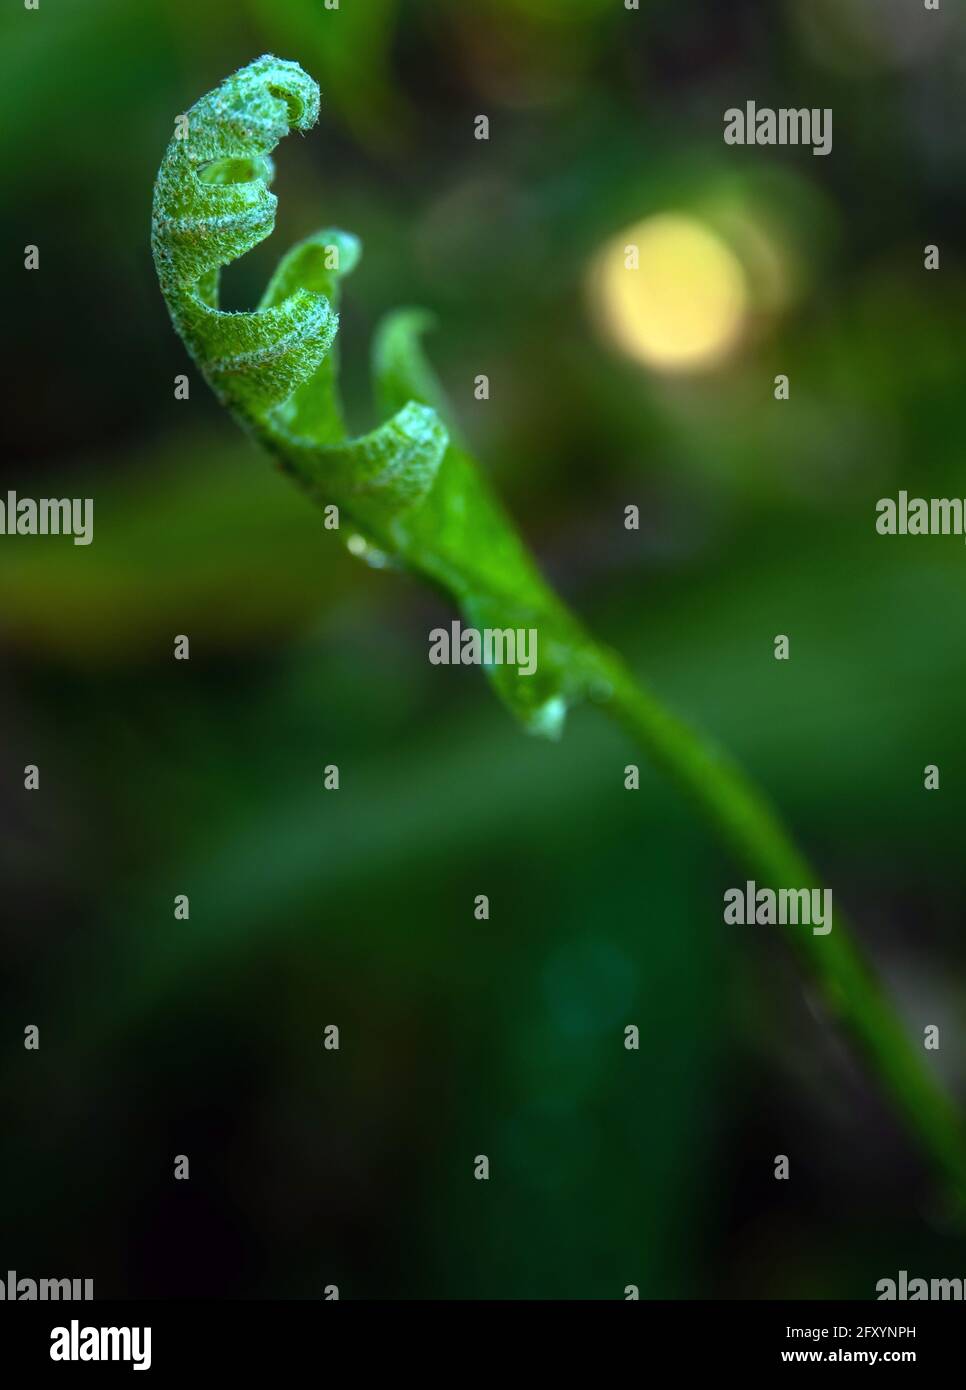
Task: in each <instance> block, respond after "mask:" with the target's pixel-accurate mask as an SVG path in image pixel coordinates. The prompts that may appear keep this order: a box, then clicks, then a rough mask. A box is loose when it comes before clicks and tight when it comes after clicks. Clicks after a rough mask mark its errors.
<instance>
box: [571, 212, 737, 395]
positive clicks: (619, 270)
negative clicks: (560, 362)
mask: <svg viewBox="0 0 966 1390" xmlns="http://www.w3.org/2000/svg"><path fill="white" fill-rule="evenodd" d="M590 293H591V297H592V300H593V304H594V309H595V312H596V313H597V314H598V316H599V318H600V321H601V324H602V327H603V329H604V331H605V332H606V333H607V335H608V336H609V337H610V338H611V339H612V341H613V342H614V343H615V344H616V345H617V346H618V347H619V348H620V349H621V350H622V351H623V352H625V353H627V354H628V356H630V357H633V358H635V359H636V360H637V361H639V362H644V363H645V364H646V365H647V366H649V367H654V368H656V369H657V370H659V371H665V372H686V371H696V370H700V369H701V368H705V367H711V366H714V365H716V364H717V363H719V362H720V361H722V360H723V359H724V358H725V357H726V356H727V355H728V354H729V353H730V352H731V351H732V349H733V348H734V347H735V345H736V343H737V342H738V340H739V339H740V337H741V334H742V331H743V329H744V326H745V322H746V318H747V312H748V284H747V280H746V278H745V273H744V271H743V269H742V266H741V262H740V261H739V260H738V258H737V256H735V254H734V252H732V251H731V249H730V248H729V247H728V245H727V244H726V243H725V242H724V241H722V239H721V238H720V237H719V236H717V235H716V234H715V233H714V232H713V231H712V230H711V229H710V228H709V227H707V226H706V225H705V224H704V223H703V222H700V221H698V219H697V218H694V217H688V216H685V215H683V214H679V213H660V214H658V215H656V216H654V217H648V218H646V219H645V220H644V221H643V222H638V223H636V224H635V225H634V226H632V227H628V228H626V229H625V230H624V231H623V232H621V233H620V235H619V236H617V237H615V238H614V239H613V241H611V242H609V243H608V244H607V245H606V246H605V247H603V249H602V250H601V251H600V253H599V254H598V256H597V257H596V258H595V260H594V263H593V265H592V267H591V275H590Z"/></svg>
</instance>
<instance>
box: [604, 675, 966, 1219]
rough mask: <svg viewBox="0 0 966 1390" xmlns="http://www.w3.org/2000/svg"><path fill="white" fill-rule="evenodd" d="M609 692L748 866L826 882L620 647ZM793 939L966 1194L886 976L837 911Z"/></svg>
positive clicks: (735, 770)
mask: <svg viewBox="0 0 966 1390" xmlns="http://www.w3.org/2000/svg"><path fill="white" fill-rule="evenodd" d="M601 661H602V668H601V669H602V671H603V673H604V674H605V676H606V680H607V683H608V686H609V687H610V692H611V693H610V695H609V696H608V697H606V698H605V700H604V708H605V709H607V711H608V712H609V713H610V714H611V715H612V716H613V717H614V718H615V719H616V720H617V721H618V722H619V723H620V724H621V725H622V726H623V727H624V728H625V729H626V730H627V731H628V733H629V734H630V735H631V737H632V738H633V739H634V740H635V741H636V742H638V743H639V744H640V745H641V746H642V747H643V748H644V750H645V751H646V753H647V755H648V757H649V758H650V759H651V761H652V762H653V763H654V764H655V765H656V766H657V767H659V768H660V769H662V770H663V771H664V772H665V773H667V775H668V776H669V777H670V779H671V780H672V781H673V782H674V783H676V784H677V786H678V787H680V788H681V789H682V790H683V791H684V792H685V793H686V794H687V795H688V796H689V798H690V799H691V800H692V801H693V802H694V803H696V805H697V806H698V807H699V809H700V810H701V811H702V812H703V813H704V815H705V816H706V817H707V818H708V819H709V820H710V821H711V823H712V825H713V826H714V827H715V829H716V830H717V832H718V833H719V834H720V835H721V836H722V838H723V839H724V841H725V842H726V843H727V844H728V845H729V846H730V848H731V849H732V851H733V852H734V853H735V855H736V857H737V858H738V859H739V861H740V862H741V863H743V864H744V865H745V867H746V869H747V870H748V872H749V873H750V874H751V875H752V876H753V877H754V878H756V879H758V880H761V881H762V882H763V883H764V884H765V885H767V886H770V887H774V888H778V887H789V888H791V887H795V888H817V887H819V886H820V885H819V882H818V879H817V876H816V874H815V871H814V870H813V868H812V867H811V865H810V864H809V863H808V861H807V860H806V859H805V857H804V856H803V855H802V854H801V852H800V851H799V850H798V848H797V847H796V845H795V844H794V842H793V841H792V839H791V838H790V836H789V834H788V832H787V831H786V830H785V829H784V827H783V826H782V824H781V822H780V821H779V819H778V817H777V815H776V814H775V812H774V811H773V809H772V807H771V806H770V805H769V803H768V801H767V799H766V798H765V797H764V795H763V794H762V793H761V792H760V791H759V790H758V789H757V787H755V786H754V784H753V783H752V782H751V781H750V779H749V778H748V777H746V775H745V774H744V773H743V772H742V771H741V769H740V768H739V767H737V766H736V764H735V763H733V762H732V761H731V759H730V758H729V757H728V756H727V755H726V754H724V753H723V752H721V751H720V750H719V749H718V748H716V747H715V746H714V745H713V744H712V743H710V742H709V741H707V740H706V739H705V738H703V737H702V736H699V735H698V734H697V733H695V732H694V731H693V730H692V729H690V728H689V727H688V726H687V725H686V724H685V723H684V722H683V721H681V720H680V719H678V718H677V717H676V716H674V715H672V714H670V713H669V712H668V711H667V710H665V709H664V708H663V707H662V706H661V705H660V704H659V703H658V701H657V700H656V699H655V698H654V696H653V695H652V694H651V693H650V692H649V691H648V690H647V689H646V688H644V687H642V686H641V685H640V684H639V683H638V682H637V681H636V680H635V679H634V677H633V676H632V675H631V674H630V672H629V671H628V669H627V667H626V666H625V665H624V664H623V662H622V661H621V660H620V659H619V658H618V657H617V656H616V655H613V654H611V653H602V654H601ZM792 939H793V942H794V945H795V948H796V950H797V951H798V953H799V955H800V956H801V957H802V959H803V962H804V964H805V967H806V969H807V971H808V974H809V975H810V977H811V978H812V980H813V981H814V983H815V985H816V987H817V989H818V992H819V994H820V996H821V999H822V1001H823V1004H824V1006H825V1008H826V1009H827V1011H828V1013H829V1014H830V1016H831V1017H832V1018H833V1019H834V1020H835V1021H836V1022H837V1023H839V1024H840V1025H841V1026H842V1027H843V1028H844V1029H845V1030H846V1031H847V1032H848V1033H849V1034H850V1035H851V1036H852V1038H853V1039H854V1040H855V1042H856V1043H857V1044H858V1045H859V1047H860V1049H861V1051H862V1053H863V1054H864V1056H865V1058H866V1060H867V1062H868V1064H869V1066H870V1067H871V1069H872V1071H873V1072H874V1073H875V1075H876V1076H877V1077H878V1080H879V1082H880V1083H881V1085H882V1087H883V1089H884V1090H885V1092H886V1093H887V1094H888V1096H889V1097H891V1099H892V1101H893V1103H894V1104H895V1106H896V1108H897V1109H898V1111H899V1113H900V1114H901V1115H902V1116H903V1117H904V1119H905V1121H906V1124H907V1125H908V1127H909V1129H910V1131H911V1132H912V1134H913V1135H915V1136H916V1137H917V1138H918V1140H919V1142H920V1144H921V1145H922V1147H923V1149H924V1150H925V1151H926V1153H927V1155H928V1156H929V1158H930V1160H931V1161H932V1163H933V1165H934V1166H935V1167H936V1169H937V1170H938V1171H939V1173H940V1174H941V1175H943V1176H944V1177H945V1178H946V1179H947V1180H948V1181H949V1182H950V1183H951V1185H952V1188H953V1193H954V1196H955V1198H956V1200H957V1205H960V1206H962V1204H963V1203H964V1202H966V1127H964V1123H963V1117H962V1114H961V1112H960V1111H959V1109H958V1107H957V1106H956V1105H955V1104H954V1102H953V1101H952V1100H951V1098H950V1097H949V1096H948V1095H947V1093H946V1092H945V1090H944V1089H943V1088H942V1086H941V1085H940V1084H939V1083H938V1082H937V1081H936V1079H935V1078H934V1077H933V1075H932V1074H931V1073H930V1071H929V1070H928V1068H927V1067H926V1065H925V1063H924V1061H923V1058H922V1056H921V1055H920V1053H919V1051H918V1050H917V1048H916V1047H915V1046H914V1044H913V1042H912V1040H911V1039H910V1037H909V1034H908V1032H907V1031H906V1028H905V1027H904V1025H903V1023H902V1021H901V1019H900V1018H899V1016H898V1014H897V1013H896V1011H895V1008H894V1007H893V1005H892V1003H891V1001H890V1000H889V997H888V995H887V994H886V992H885V989H884V988H883V986H882V984H881V983H880V981H879V980H878V978H877V976H876V974H875V972H874V970H873V969H872V967H871V965H870V964H869V963H868V961H867V960H866V959H865V957H864V954H863V952H862V950H861V949H860V947H859V946H858V944H857V943H856V941H855V938H854V936H853V933H852V928H851V927H850V925H849V923H848V921H847V919H846V918H845V916H844V915H843V914H842V913H841V912H839V911H835V912H834V914H833V929H832V931H831V932H829V933H828V934H827V935H825V936H817V935H814V934H813V933H812V932H811V931H804V932H803V931H799V932H796V933H795V935H794V936H793V938H792Z"/></svg>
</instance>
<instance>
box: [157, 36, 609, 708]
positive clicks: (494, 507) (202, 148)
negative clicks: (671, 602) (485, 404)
mask: <svg viewBox="0 0 966 1390" xmlns="http://www.w3.org/2000/svg"><path fill="white" fill-rule="evenodd" d="M318 112H319V90H318V87H317V86H316V84H315V83H314V82H313V81H312V79H311V78H310V77H308V76H307V74H306V73H304V72H303V71H302V69H301V68H300V67H299V66H298V64H296V63H291V62H286V61H284V60H282V59H280V58H275V57H272V56H270V55H267V56H265V57H262V58H258V59H257V60H256V61H255V62H254V63H250V64H249V65H248V66H247V67H245V68H242V69H241V70H240V71H239V72H236V73H235V74H234V75H233V76H232V77H229V78H227V79H226V80H225V81H224V82H223V83H222V84H221V86H220V87H217V88H216V89H215V90H214V91H213V92H209V93H208V95H207V96H205V97H202V99H201V100H200V101H199V102H197V103H196V104H195V105H194V106H193V107H191V109H190V110H189V111H188V112H187V119H186V121H182V122H181V123H180V128H179V129H176V131H175V135H174V137H173V138H172V140H171V142H170V144H169V145H168V149H167V151H166V153H165V156H164V159H163V161H162V164H161V168H160V170H159V173H158V177H157V182H156V184H155V192H154V212H153V219H152V238H151V239H152V248H153V253H154V260H155V265H156V267H157V272H158V279H159V281H160V283H161V289H162V292H163V294H164V297H165V300H166V302H167V305H168V309H169V311H170V314H171V318H172V321H173V323H174V326H175V328H176V329H177V331H178V333H179V334H180V336H181V338H182V339H183V340H184V343H185V345H186V347H187V348H188V351H189V352H190V353H191V356H192V357H193V358H194V360H195V362H196V363H197V365H198V367H199V369H200V371H201V372H202V374H203V376H204V377H205V380H206V381H207V382H208V384H209V385H210V386H211V388H212V390H213V391H214V392H215V394H216V395H217V397H218V399H219V400H220V401H222V403H223V404H224V405H225V406H227V407H228V409H229V410H231V411H232V413H233V414H234V415H235V416H236V418H237V419H238V420H239V421H240V423H241V424H242V425H243V426H244V427H245V428H246V429H247V430H248V431H249V432H250V433H251V434H252V435H254V436H255V438H257V439H258V440H259V442H260V443H261V444H262V445H264V447H265V448H266V449H268V450H269V451H270V452H271V453H272V454H273V455H274V456H275V458H276V459H277V460H278V462H279V464H280V466H281V467H282V468H283V469H284V470H285V471H286V472H288V473H290V474H291V475H292V476H293V478H295V479H296V480H297V481H298V482H299V484H300V485H301V486H302V487H303V488H304V489H305V490H306V491H307V492H308V493H309V494H310V495H311V496H312V497H313V499H314V500H316V501H318V502H320V503H323V504H327V503H335V504H336V505H337V506H338V507H339V508H340V513H341V514H344V516H345V517H346V518H347V519H348V520H349V522H350V523H351V524H352V526H354V528H355V531H356V533H357V534H359V535H361V537H362V540H363V543H362V544H359V543H355V544H354V545H353V549H354V551H355V552H356V553H358V554H362V555H368V556H369V557H371V558H374V559H376V560H377V561H378V562H379V563H380V564H384V563H386V562H387V561H388V562H390V563H394V564H396V565H399V566H404V567H406V568H408V569H411V570H414V571H416V572H418V573H420V574H422V575H423V576H425V577H426V578H428V579H430V580H432V581H433V582H434V583H436V584H437V585H439V586H442V587H443V588H444V589H446V590H448V591H449V592H450V594H451V595H452V596H453V597H454V598H455V599H456V601H457V602H458V603H459V604H460V606H461V607H462V609H463V612H464V614H465V615H466V616H467V619H468V620H469V622H470V624H471V625H472V626H477V627H494V626H498V627H510V626H512V627H528V628H535V629H536V630H537V632H538V648H539V653H540V657H539V663H538V669H537V671H536V672H535V673H533V674H532V675H529V676H528V675H521V674H520V673H519V672H518V670H517V669H516V668H513V667H506V666H503V667H494V668H490V669H488V671H487V674H488V675H489V677H490V679H491V680H492V682H493V684H494V686H495V687H496V689H497V690H498V692H499V693H500V695H501V696H502V697H503V698H504V699H505V701H506V702H507V704H508V705H509V706H510V708H511V709H512V710H513V711H514V712H515V713H516V714H517V715H518V716H519V717H520V718H521V719H522V720H523V722H524V724H525V725H526V726H527V727H528V728H529V729H531V730H533V731H534V732H538V733H545V734H551V735H555V734H558V733H559V732H560V730H561V728H562V725H563V717H564V714H565V711H566V709H567V707H568V706H569V705H570V704H572V703H574V702H575V701H576V700H578V699H581V698H583V697H584V696H586V695H587V694H592V693H593V692H594V691H595V690H599V689H600V688H601V685H602V680H603V677H602V675H601V671H600V664H599V662H598V661H597V660H596V656H595V653H594V650H593V648H592V646H591V645H590V644H589V643H588V641H587V639H586V637H585V636H584V634H583V633H582V632H581V631H580V629H579V626H578V624H577V623H576V622H575V621H574V619H573V618H572V617H571V616H570V615H569V613H567V612H566V610H565V609H564V608H563V606H562V605H561V604H560V603H559V601H558V600H557V599H556V597H555V596H554V594H553V593H552V592H551V591H550V590H549V588H548V587H547V585H546V584H545V583H544V581H543V579H542V578H541V576H540V574H539V573H538V571H537V569H536V567H535V566H534V565H533V563H532V561H531V560H530V557H529V555H528V553H527V551H526V549H525V548H524V546H523V545H522V544H521V543H520V541H519V539H518V538H517V536H516V534H515V532H514V530H513V528H512V526H511V525H510V523H509V521H508V520H507V518H506V517H505V515H504V514H503V512H502V510H501V508H500V507H499V505H498V504H497V502H496V501H495V499H494V498H493V496H492V494H491V493H490V490H489V488H488V487H487V486H486V484H485V483H484V481H483V479H482V477H481V476H480V474H479V472H478V471H477V469H476V467H475V465H474V464H473V463H472V461H471V460H470V459H469V457H468V456H467V455H466V453H465V452H464V451H463V450H462V448H460V447H459V445H458V444H457V443H456V441H455V440H454V439H453V438H451V434H450V430H449V428H448V426H447V425H446V424H444V423H443V418H442V412H443V411H444V410H445V409H446V407H445V402H444V401H443V394H442V391H441V389H440V387H439V384H438V382H437V381H436V378H435V375H434V373H433V372H432V369H431V368H430V367H429V365H428V363H427V362H426V360H425V358H424V356H423V354H422V352H421V350H420V348H419V341H418V340H419V336H420V334H421V333H422V332H423V331H424V329H425V328H426V327H427V324H428V319H427V316H426V315H424V314H422V313H421V312H420V311H418V310H403V311H401V312H397V313H396V314H394V315H392V316H390V318H389V319H387V320H386V322H385V323H384V325H383V326H382V328H381V329H380V331H379V333H378V334H377V337H376V342H375V345H374V351H373V373H374V379H375V387H376V396H377V400H378V404H379V405H380V406H381V407H382V408H384V409H385V410H387V411H389V412H391V413H390V416H389V418H388V419H387V420H386V421H385V423H383V424H381V425H379V426H378V427H377V428H376V429H374V430H372V431H371V432H370V433H368V434H364V435H361V436H356V437H352V436H350V435H349V434H348V433H347V431H346V428H345V423H344V418H343V413H342V407H341V403H340V401H339V393H338V379H337V378H338V366H337V354H336V341H335V338H336V332H337V329H338V324H339V318H338V312H337V304H338V294H339V282H340V280H341V278H342V277H343V276H345V275H347V274H349V273H350V272H351V271H352V270H353V269H354V267H355V265H356V264H357V262H358V260H359V256H360V254H361V247H360V245H359V242H358V239H357V238H356V237H354V236H352V235H351V234H350V233H348V232H343V231H339V230H337V229H334V228H333V229H330V230H328V231H322V232H318V233H316V234H315V235H314V236H311V237H309V238H308V239H307V240H305V241H303V242H301V243H300V244H299V245H298V246H295V247H293V248H292V250H291V251H289V252H288V254H287V255H285V256H284V257H283V258H282V261H281V262H280V264H279V266H278V269H277V270H276V271H275V274H274V275H273V276H272V279H271V281H270V283H269V285H268V287H267V288H266V290H265V293H264V295H263V296H262V300H261V303H260V304H259V306H258V308H257V309H255V310H254V311H253V312H251V313H226V312H223V311H222V310H221V309H220V307H219V302H218V278H219V274H220V271H221V269H222V267H223V266H225V265H228V264H229V263H230V262H231V261H233V260H235V259H237V258H238V257H240V256H243V255H244V254H245V253H246V251H250V250H251V249H252V247H254V246H256V245H258V243H259V242H260V241H262V240H264V238H265V237H267V236H268V235H269V234H270V233H271V231H272V229H273V227H274V225H275V208H276V202H277V200H276V198H275V196H274V194H273V193H271V192H270V191H269V185H270V183H271V181H272V177H273V173H274V168H273V164H272V159H271V155H272V152H273V150H274V149H275V147H276V146H277V145H278V143H279V141H280V140H281V139H282V137H283V136H284V135H286V134H287V133H288V132H289V131H290V130H300V131H304V130H307V129H309V128H310V127H311V126H312V125H313V124H314V122H315V121H316V119H317V117H318Z"/></svg>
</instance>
